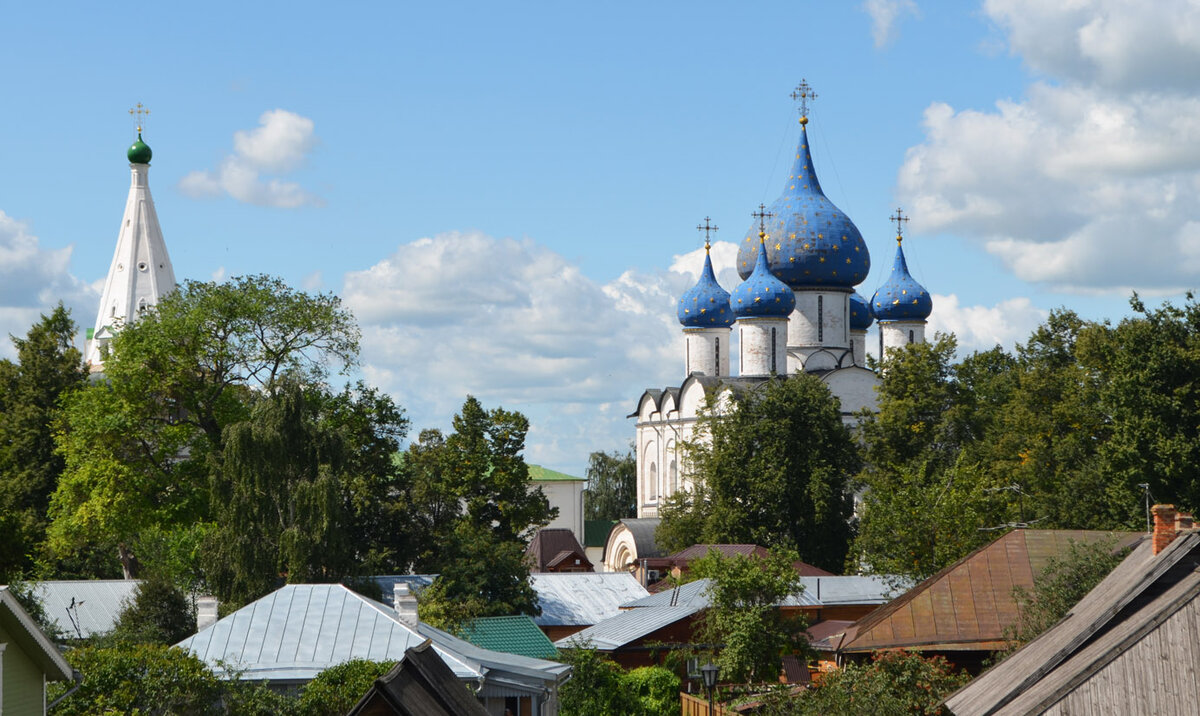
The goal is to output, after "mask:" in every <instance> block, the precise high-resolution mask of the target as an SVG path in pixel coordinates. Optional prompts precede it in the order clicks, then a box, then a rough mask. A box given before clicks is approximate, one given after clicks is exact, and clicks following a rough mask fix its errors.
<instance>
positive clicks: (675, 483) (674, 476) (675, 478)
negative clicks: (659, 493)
mask: <svg viewBox="0 0 1200 716" xmlns="http://www.w3.org/2000/svg"><path fill="white" fill-rule="evenodd" d="M670 488H671V491H670V492H669V493H667V496H668V497H670V496H671V495H673V494H675V491H676V490H678V489H679V468H678V466H677V465H676V464H675V458H671V483H670Z"/></svg>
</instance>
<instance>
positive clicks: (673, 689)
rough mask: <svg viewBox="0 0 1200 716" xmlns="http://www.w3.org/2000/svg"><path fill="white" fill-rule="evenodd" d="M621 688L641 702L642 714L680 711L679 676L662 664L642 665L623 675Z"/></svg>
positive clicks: (654, 715)
mask: <svg viewBox="0 0 1200 716" xmlns="http://www.w3.org/2000/svg"><path fill="white" fill-rule="evenodd" d="M620 685H621V688H622V689H623V690H625V691H627V692H629V693H630V694H633V696H634V697H635V698H636V699H637V700H638V701H639V702H640V703H639V706H640V707H641V708H640V710H639V711H637V713H638V714H641V715H642V716H676V714H678V713H679V708H680V706H679V686H680V684H679V677H678V676H677V675H675V673H674V672H672V671H671V670H670V669H666V668H663V667H661V666H642V667H639V668H637V669H634V670H633V671H629V672H626V673H625V674H622V675H621V684H620Z"/></svg>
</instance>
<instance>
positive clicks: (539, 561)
mask: <svg viewBox="0 0 1200 716" xmlns="http://www.w3.org/2000/svg"><path fill="white" fill-rule="evenodd" d="M525 554H527V555H529V556H530V557H531V558H532V559H533V571H535V572H545V571H546V570H547V569H549V568H550V567H554V566H557V565H558V564H560V563H561V562H562V561H563V560H564V559H567V558H569V557H570V556H571V555H578V556H577V557H576V559H580V560H582V562H583V563H586V564H587V566H588V568H589V569H590V568H591V565H592V563H591V562H590V561H588V558H587V552H585V551H584V549H583V545H581V544H579V540H577V539H575V533H574V532H572V531H571V530H569V529H566V528H563V527H543V528H542V529H540V530H538V531H537V534H535V535H534V536H533V539H531V540H530V541H529V546H528V547H526V548H525Z"/></svg>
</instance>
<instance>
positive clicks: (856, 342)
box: [850, 331, 867, 368]
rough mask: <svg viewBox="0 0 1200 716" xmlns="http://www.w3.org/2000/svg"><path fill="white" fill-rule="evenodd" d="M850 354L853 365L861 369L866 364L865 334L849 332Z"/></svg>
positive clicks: (862, 332)
mask: <svg viewBox="0 0 1200 716" xmlns="http://www.w3.org/2000/svg"><path fill="white" fill-rule="evenodd" d="M850 354H851V359H852V360H853V361H854V365H856V366H858V367H859V368H862V367H863V366H865V365H866V364H867V332H866V331H850Z"/></svg>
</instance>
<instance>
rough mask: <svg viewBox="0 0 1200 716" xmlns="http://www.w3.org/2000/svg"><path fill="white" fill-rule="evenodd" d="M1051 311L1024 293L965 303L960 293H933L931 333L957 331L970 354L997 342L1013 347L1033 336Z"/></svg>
mask: <svg viewBox="0 0 1200 716" xmlns="http://www.w3.org/2000/svg"><path fill="white" fill-rule="evenodd" d="M1049 315H1050V314H1049V312H1048V311H1045V310H1043V309H1041V308H1038V307H1037V306H1034V305H1033V303H1032V302H1031V301H1030V300H1029V299H1028V298H1024V297H1020V298H1010V299H1008V300H1007V301H1002V302H1000V303H998V304H996V305H995V306H962V305H960V304H959V299H958V296H957V295H955V294H950V295H948V296H942V295H938V294H933V313H932V314H931V315H930V316H929V325H928V335H929V336H930V337H931V338H932V336H933V334H934V333H953V334H954V335H955V336H956V337H957V338H958V347H959V351H960V352H962V353H964V354H966V353H971V352H974V351H986V350H989V349H991V348H994V347H996V346H1001V347H1003V348H1004V349H1005V350H1009V351H1011V350H1012V349H1013V347H1014V346H1015V345H1016V344H1017V343H1023V342H1025V341H1027V340H1028V339H1029V335H1030V334H1031V333H1033V330H1034V329H1035V328H1037V327H1038V326H1039V325H1041V323H1042V322H1043V321H1045V320H1046V317H1047V316H1049Z"/></svg>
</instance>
